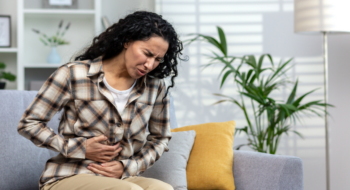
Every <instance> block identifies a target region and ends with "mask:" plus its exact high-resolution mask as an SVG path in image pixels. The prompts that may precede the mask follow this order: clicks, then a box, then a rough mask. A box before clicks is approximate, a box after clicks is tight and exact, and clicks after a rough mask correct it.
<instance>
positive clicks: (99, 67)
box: [87, 56, 147, 93]
mask: <svg viewBox="0 0 350 190" xmlns="http://www.w3.org/2000/svg"><path fill="white" fill-rule="evenodd" d="M88 65H89V71H88V73H87V76H88V77H93V76H95V75H97V74H99V75H98V78H101V79H103V76H104V71H103V64H102V56H99V57H97V58H95V59H93V60H89V62H88ZM101 75H103V76H101ZM101 81H102V80H101ZM146 84H147V76H146V75H144V76H142V77H141V78H139V79H138V80H137V81H136V84H135V87H134V88H136V91H137V92H139V93H142V92H143V90H144V87H145V86H146Z"/></svg>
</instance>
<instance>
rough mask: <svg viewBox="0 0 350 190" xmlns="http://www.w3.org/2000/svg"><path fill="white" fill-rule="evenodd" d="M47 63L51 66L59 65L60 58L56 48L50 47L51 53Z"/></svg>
mask: <svg viewBox="0 0 350 190" xmlns="http://www.w3.org/2000/svg"><path fill="white" fill-rule="evenodd" d="M47 62H48V63H51V64H59V63H61V56H60V55H59V54H58V52H57V48H56V47H55V46H54V47H51V52H50V54H49V56H48V57H47Z"/></svg>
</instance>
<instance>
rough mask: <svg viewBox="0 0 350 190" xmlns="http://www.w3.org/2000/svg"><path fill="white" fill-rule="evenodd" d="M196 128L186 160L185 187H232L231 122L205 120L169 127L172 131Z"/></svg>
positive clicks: (229, 188) (233, 185) (232, 131)
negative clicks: (204, 121) (198, 123)
mask: <svg viewBox="0 0 350 190" xmlns="http://www.w3.org/2000/svg"><path fill="white" fill-rule="evenodd" d="M189 130H195V131H196V138H195V141H194V144H193V148H192V151H191V154H190V158H189V160H188V163H187V169H186V174H187V187H188V189H191V190H192V189H193V190H194V189H201V190H204V189H225V190H234V189H235V184H234V179H233V173H232V164H233V148H232V147H233V135H234V132H235V122H234V121H227V122H217V123H205V124H200V125H191V126H186V127H181V128H176V129H173V130H172V131H173V132H179V131H189Z"/></svg>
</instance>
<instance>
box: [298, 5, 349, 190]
mask: <svg viewBox="0 0 350 190" xmlns="http://www.w3.org/2000/svg"><path fill="white" fill-rule="evenodd" d="M349 7H350V2H348V1H347V0H294V32H295V33H310V34H323V61H324V98H325V103H328V40H327V35H328V34H330V33H348V32H350V22H349V18H350V12H349V11H348V8H349ZM326 112H327V106H326V107H325V113H326ZM325 138H326V139H325V141H326V145H325V146H326V184H327V186H326V189H327V190H329V189H330V175H329V172H330V171H329V170H330V168H329V143H328V116H327V114H325Z"/></svg>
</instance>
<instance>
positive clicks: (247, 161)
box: [233, 150, 304, 190]
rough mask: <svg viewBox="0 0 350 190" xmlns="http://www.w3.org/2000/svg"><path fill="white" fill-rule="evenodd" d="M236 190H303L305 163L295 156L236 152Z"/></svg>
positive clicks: (234, 164)
mask: <svg viewBox="0 0 350 190" xmlns="http://www.w3.org/2000/svg"><path fill="white" fill-rule="evenodd" d="M233 176H234V180H235V186H236V190H252V189H254V190H263V189H264V190H265V189H268V190H280V189H283V190H302V189H304V182H303V163H302V160H301V159H300V158H298V157H294V156H280V155H270V154H264V153H257V152H250V151H240V150H235V151H234V159H233Z"/></svg>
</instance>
